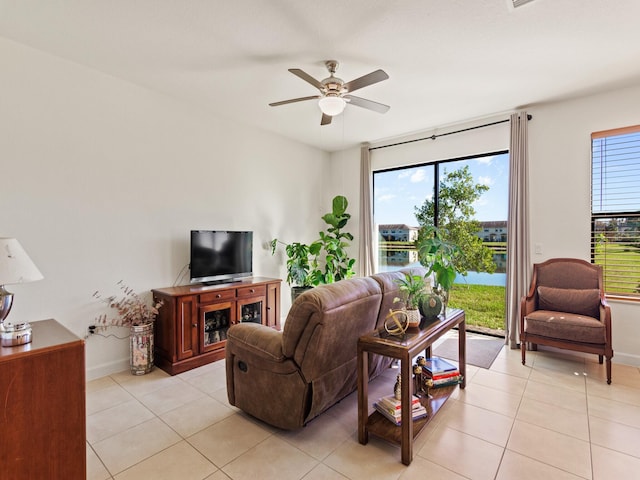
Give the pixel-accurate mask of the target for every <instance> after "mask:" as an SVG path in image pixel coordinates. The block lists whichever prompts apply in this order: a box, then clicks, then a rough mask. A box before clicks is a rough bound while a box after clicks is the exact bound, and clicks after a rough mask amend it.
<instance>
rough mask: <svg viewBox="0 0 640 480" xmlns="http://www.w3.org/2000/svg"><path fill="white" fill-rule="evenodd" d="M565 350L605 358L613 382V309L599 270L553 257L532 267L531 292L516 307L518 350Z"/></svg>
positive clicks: (524, 353)
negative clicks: (528, 346) (542, 348)
mask: <svg viewBox="0 0 640 480" xmlns="http://www.w3.org/2000/svg"><path fill="white" fill-rule="evenodd" d="M527 343H529V344H531V348H532V349H533V350H535V349H537V345H538V344H540V345H548V346H551V347H557V348H565V349H568V350H574V351H579V352H585V353H594V354H596V355H598V360H599V362H600V363H602V361H603V357H606V359H607V366H606V372H607V383H609V384H610V383H611V358H612V357H613V347H612V343H611V309H610V307H609V306H608V305H607V302H606V300H605V296H604V288H603V279H602V267H600V266H599V265H593V264H591V263H589V262H586V261H584V260H580V259H576V258H554V259H551V260H547V261H546V262H543V263H536V264H534V266H533V276H532V279H531V287H530V289H529V293H528V294H527V295H526V296H525V297H523V298H522V300H521V303H520V348H521V351H522V364H523V365H524V364H525V356H526V346H527Z"/></svg>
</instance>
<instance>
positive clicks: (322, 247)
mask: <svg viewBox="0 0 640 480" xmlns="http://www.w3.org/2000/svg"><path fill="white" fill-rule="evenodd" d="M331 206H332V209H331V212H329V213H327V214H325V215H323V216H322V220H324V222H325V223H326V224H327V225H328V227H327V229H326V231H322V232H320V233H319V235H320V239H319V240H316V241H315V242H313V243H312V244H311V245H310V246H309V250H310V252H311V255H313V260H312V270H311V273H310V275H311V283H312V284H313V285H320V284H323V283H333V282H337V281H339V280H343V279H345V278H350V277H352V276H353V275H355V271H354V269H353V266H354V264H355V263H356V260H355V259H354V258H349V255H348V253H347V248H348V247H349V242H351V241H353V235H352V234H351V233H349V232H344V231H343V228H345V226H346V225H347V222H348V221H349V219H350V218H351V215H350V214H349V213H347V207H348V206H349V202H348V201H347V198H346V197H344V196H342V195H337V196H336V197H334V198H333V201H332V204H331Z"/></svg>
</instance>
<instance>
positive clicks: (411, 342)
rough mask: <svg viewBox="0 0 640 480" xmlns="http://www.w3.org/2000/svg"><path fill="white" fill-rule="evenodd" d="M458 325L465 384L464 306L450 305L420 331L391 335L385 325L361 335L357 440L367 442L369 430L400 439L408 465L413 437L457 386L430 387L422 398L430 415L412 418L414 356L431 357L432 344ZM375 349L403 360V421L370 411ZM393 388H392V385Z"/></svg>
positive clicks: (371, 432)
mask: <svg viewBox="0 0 640 480" xmlns="http://www.w3.org/2000/svg"><path fill="white" fill-rule="evenodd" d="M455 326H458V361H459V366H458V368H459V370H460V375H461V376H462V379H461V381H460V388H464V387H465V379H466V361H465V344H466V333H465V326H466V324H465V315H464V310H460V309H449V310H447V313H446V316H440V317H438V318H437V319H436V320H433V321H429V322H427V323H426V325H424V326H423V327H422V328H421V329H420V330H419V331H416V332H410V331H409V332H407V333H405V334H404V335H402V336H393V335H389V334H388V333H387V332H386V331H385V330H384V329H379V330H375V331H373V332H371V333H368V334H366V335H363V336H362V337H360V338H359V339H358V441H359V442H360V443H361V444H363V445H366V444H367V442H368V441H369V434H372V435H376V436H377V437H380V438H383V439H385V440H387V441H390V442H393V443H399V444H400V445H401V450H402V463H403V464H405V465H409V464H410V463H411V461H412V460H413V439H414V438H415V437H416V436H417V435H418V433H420V431H421V430H422V429H423V428H424V427H425V426H426V425H427V424H428V423H429V422H430V421H431V419H432V418H433V417H434V416H435V414H436V413H437V412H438V410H439V409H440V407H442V406H443V405H444V403H445V402H446V401H447V399H448V398H449V396H450V395H451V393H452V392H453V391H454V390H455V388H456V387H457V386H455V385H454V386H449V387H441V388H432V389H429V394H430V395H429V396H425V397H423V398H421V402H422V404H423V405H424V406H425V407H426V409H427V413H428V415H427V417H425V418H421V419H418V420H415V421H411V406H410V398H411V396H412V394H413V381H412V374H413V369H412V365H411V362H412V361H413V358H414V357H416V356H417V355H419V354H421V353H422V352H423V351H424V352H425V356H426V357H427V358H429V357H431V346H432V344H433V343H434V342H435V341H436V340H438V339H439V338H440V337H442V336H443V335H444V334H445V333H447V332H448V331H449V330H451V329H452V328H453V327H455ZM369 353H375V354H378V355H384V356H386V357H391V358H396V359H398V360H400V375H401V382H402V388H401V392H402V398H401V402H402V421H401V425H400V426H396V425H394V424H393V423H391V422H390V421H389V420H387V419H386V418H385V417H384V416H383V415H381V414H380V413H379V412H377V411H374V412H373V413H372V414H371V415H368V413H369V394H368V382H367V379H368V378H369V371H368V370H369V367H368V355H369ZM390 390H391V389H390Z"/></svg>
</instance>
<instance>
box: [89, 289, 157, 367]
mask: <svg viewBox="0 0 640 480" xmlns="http://www.w3.org/2000/svg"><path fill="white" fill-rule="evenodd" d="M118 286H119V288H120V290H121V291H122V296H121V297H120V298H118V297H116V296H115V295H112V296H110V297H106V298H105V297H103V296H102V295H101V294H100V292H98V291H96V292H94V294H93V296H94V297H95V298H98V299H100V300H101V301H103V302H104V303H106V304H107V305H108V306H109V307H110V308H112V309H114V310H115V311H116V312H117V313H116V315H115V316H113V317H111V316H109V315H107V314H106V313H103V314H101V315H99V316H98V317H96V319H95V327H96V328H100V329H105V328H108V327H125V328H128V329H129V340H130V343H129V345H130V349H129V353H130V356H129V357H130V358H129V364H130V367H131V373H132V374H133V375H144V374H145V373H149V372H150V371H151V370H152V369H153V348H154V344H153V325H154V322H155V319H156V316H157V315H158V313H159V310H158V309H159V308H160V307H161V306H162V302H156V301H153V302H152V303H148V302H147V301H145V300H144V299H143V298H141V297H140V296H139V295H138V294H137V293H135V292H134V291H133V289H132V288H130V287H129V286H127V285H126V284H125V283H124V282H123V281H122V280H120V281H119V282H118Z"/></svg>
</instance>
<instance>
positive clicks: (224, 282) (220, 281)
mask: <svg viewBox="0 0 640 480" xmlns="http://www.w3.org/2000/svg"><path fill="white" fill-rule="evenodd" d="M241 281H242V279H240V278H234V279H227V280H211V281H210V282H201V285H202V286H203V287H211V286H213V285H226V284H231V283H238V282H241Z"/></svg>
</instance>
